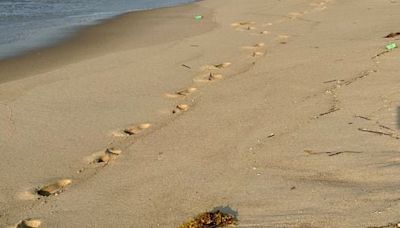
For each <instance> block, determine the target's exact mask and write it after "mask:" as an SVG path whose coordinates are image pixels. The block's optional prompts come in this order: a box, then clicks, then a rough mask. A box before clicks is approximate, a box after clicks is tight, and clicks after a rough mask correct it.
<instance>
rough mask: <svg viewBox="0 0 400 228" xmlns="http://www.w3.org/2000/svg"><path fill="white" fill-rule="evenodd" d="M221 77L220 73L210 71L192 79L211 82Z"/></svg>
mask: <svg viewBox="0 0 400 228" xmlns="http://www.w3.org/2000/svg"><path fill="white" fill-rule="evenodd" d="M222 78H223V76H222V74H217V73H212V72H210V73H209V74H206V75H202V76H200V78H198V79H194V80H193V81H194V82H211V81H216V80H221V79H222Z"/></svg>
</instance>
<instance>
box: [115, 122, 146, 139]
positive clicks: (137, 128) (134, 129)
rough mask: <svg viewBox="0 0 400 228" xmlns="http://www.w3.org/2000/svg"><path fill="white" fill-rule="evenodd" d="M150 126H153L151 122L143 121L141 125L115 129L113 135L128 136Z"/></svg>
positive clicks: (118, 136)
mask: <svg viewBox="0 0 400 228" xmlns="http://www.w3.org/2000/svg"><path fill="white" fill-rule="evenodd" d="M149 127H151V124H149V123H142V124H139V125H134V126H131V127H128V128H126V129H123V130H115V131H113V132H112V133H111V135H112V136H113V137H117V138H124V137H128V136H131V135H137V134H139V133H141V132H142V131H144V130H145V129H147V128H149Z"/></svg>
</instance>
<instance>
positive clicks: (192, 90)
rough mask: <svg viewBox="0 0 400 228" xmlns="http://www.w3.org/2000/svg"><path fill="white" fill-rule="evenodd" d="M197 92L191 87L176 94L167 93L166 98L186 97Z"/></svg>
mask: <svg viewBox="0 0 400 228" xmlns="http://www.w3.org/2000/svg"><path fill="white" fill-rule="evenodd" d="M196 91H197V88H194V87H189V88H187V89H182V90H178V91H176V92H175V93H172V94H171V93H167V94H166V96H167V97H170V98H177V97H182V96H183V97H186V96H189V95H190V94H192V93H194V92H196Z"/></svg>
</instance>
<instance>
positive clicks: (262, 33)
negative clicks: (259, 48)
mask: <svg viewBox="0 0 400 228" xmlns="http://www.w3.org/2000/svg"><path fill="white" fill-rule="evenodd" d="M259 34H261V35H267V34H269V31H267V30H264V31H261V32H260V33H259Z"/></svg>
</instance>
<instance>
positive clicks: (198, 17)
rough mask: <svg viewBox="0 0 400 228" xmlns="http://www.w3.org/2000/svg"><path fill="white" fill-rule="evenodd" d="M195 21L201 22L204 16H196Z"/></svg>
mask: <svg viewBox="0 0 400 228" xmlns="http://www.w3.org/2000/svg"><path fill="white" fill-rule="evenodd" d="M194 19H196V20H198V21H199V20H201V19H203V16H201V15H196V16H194Z"/></svg>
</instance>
